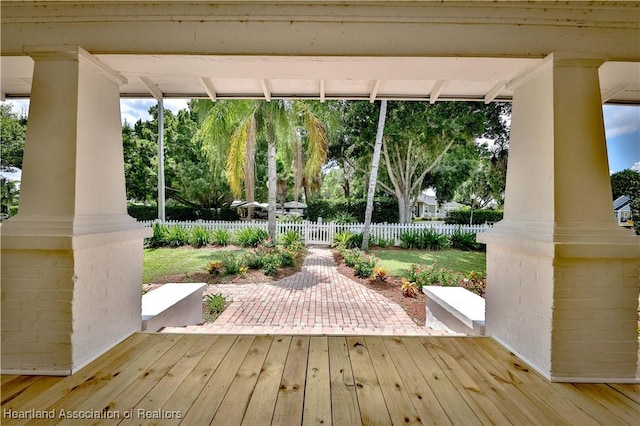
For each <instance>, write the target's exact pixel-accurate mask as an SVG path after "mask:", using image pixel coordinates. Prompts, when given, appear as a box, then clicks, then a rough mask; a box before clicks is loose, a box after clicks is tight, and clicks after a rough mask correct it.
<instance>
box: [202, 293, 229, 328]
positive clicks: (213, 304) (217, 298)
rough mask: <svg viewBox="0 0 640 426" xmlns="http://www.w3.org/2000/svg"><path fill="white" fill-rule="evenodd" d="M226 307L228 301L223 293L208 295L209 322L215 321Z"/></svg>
mask: <svg viewBox="0 0 640 426" xmlns="http://www.w3.org/2000/svg"><path fill="white" fill-rule="evenodd" d="M226 306H227V299H226V298H225V297H224V296H223V295H222V293H216V294H209V295H207V318H206V319H207V321H209V322H213V321H215V320H216V319H217V318H218V317H219V316H220V314H221V313H222V311H224V308H226Z"/></svg>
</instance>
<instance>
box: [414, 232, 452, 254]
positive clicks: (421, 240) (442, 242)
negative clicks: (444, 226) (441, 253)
mask: <svg viewBox="0 0 640 426" xmlns="http://www.w3.org/2000/svg"><path fill="white" fill-rule="evenodd" d="M448 244H449V239H448V238H447V236H446V235H444V234H441V233H439V232H438V231H436V230H435V229H433V228H428V229H423V230H421V231H420V232H419V233H418V248H419V249H421V250H423V249H426V250H442V249H443V248H446V247H447V245H448Z"/></svg>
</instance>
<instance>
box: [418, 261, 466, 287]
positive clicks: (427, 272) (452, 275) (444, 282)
mask: <svg viewBox="0 0 640 426" xmlns="http://www.w3.org/2000/svg"><path fill="white" fill-rule="evenodd" d="M462 278H463V275H462V274H461V273H460V272H454V271H452V270H449V269H445V268H442V267H440V268H438V265H436V264H435V263H434V264H432V265H428V266H418V265H415V264H413V265H411V269H409V272H408V280H409V281H411V282H414V283H416V285H417V286H418V289H420V290H422V287H424V286H426V285H427V286H429V285H440V286H443V287H454V286H457V285H458V283H459V282H460V281H461V280H462Z"/></svg>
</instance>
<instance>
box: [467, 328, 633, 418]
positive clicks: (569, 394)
mask: <svg viewBox="0 0 640 426" xmlns="http://www.w3.org/2000/svg"><path fill="white" fill-rule="evenodd" d="M474 342H475V343H477V344H480V345H482V347H483V349H485V351H487V352H488V353H489V355H490V356H492V357H494V358H496V359H497V360H499V361H501V362H504V363H506V364H507V365H509V368H510V371H511V373H512V374H514V375H516V376H518V377H521V378H523V377H524V375H523V374H522V373H533V374H532V375H527V376H526V378H527V381H526V383H529V381H530V380H532V378H535V377H538V376H537V375H536V374H535V372H533V371H532V370H531V369H530V368H529V367H527V366H526V365H525V364H524V363H523V362H522V361H521V360H520V359H519V358H518V357H516V356H515V355H514V354H512V353H510V352H508V351H506V350H505V349H504V348H503V347H502V346H500V345H499V344H498V343H496V342H495V341H494V340H493V339H481V340H477V341H474ZM542 380H544V379H542ZM545 382H546V383H549V382H547V381H546V380H545ZM550 386H552V389H553V390H554V391H555V392H557V394H558V395H561V396H560V398H561V399H563V400H566V401H567V402H569V403H570V404H573V405H574V406H575V410H576V412H579V411H583V412H584V413H586V414H587V415H589V416H590V417H591V418H593V419H594V420H595V421H596V422H598V423H599V424H619V423H621V421H622V420H621V419H620V418H619V417H617V416H615V415H613V414H612V413H611V412H610V411H609V410H607V409H605V408H604V407H602V406H601V405H600V404H593V403H592V402H591V401H589V400H588V399H587V398H585V397H584V395H582V394H581V393H580V392H579V391H578V390H577V389H575V388H574V387H573V386H571V384H568V383H550ZM548 394H549V396H550V397H552V396H553V395H554V394H553V393H551V392H549V393H548Z"/></svg>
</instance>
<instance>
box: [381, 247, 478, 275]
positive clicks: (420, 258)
mask: <svg viewBox="0 0 640 426" xmlns="http://www.w3.org/2000/svg"><path fill="white" fill-rule="evenodd" d="M372 253H373V254H374V255H375V256H376V257H377V258H378V259H380V262H379V265H380V266H382V267H383V268H384V269H385V270H386V271H387V273H388V274H389V275H393V276H396V277H400V276H403V275H404V273H405V272H406V271H407V270H409V267H410V266H411V264H412V263H416V264H419V265H431V264H432V263H436V264H437V265H438V266H440V267H444V268H446V269H452V270H453V271H454V272H458V271H459V272H462V273H463V274H466V273H467V272H470V271H476V272H480V271H485V270H486V268H487V266H486V262H487V254H486V253H484V252H471V251H460V250H440V251H426V250H397V249H396V250H391V249H374V250H372Z"/></svg>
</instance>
